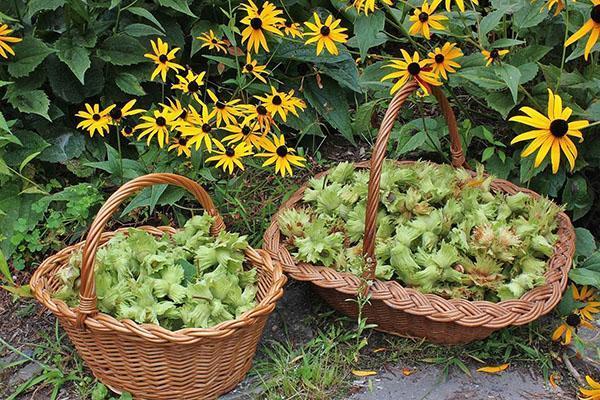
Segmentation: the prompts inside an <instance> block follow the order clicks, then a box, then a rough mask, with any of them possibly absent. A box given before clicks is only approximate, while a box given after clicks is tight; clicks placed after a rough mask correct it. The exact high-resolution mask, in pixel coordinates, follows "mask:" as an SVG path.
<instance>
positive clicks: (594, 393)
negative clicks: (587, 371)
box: [579, 375, 600, 400]
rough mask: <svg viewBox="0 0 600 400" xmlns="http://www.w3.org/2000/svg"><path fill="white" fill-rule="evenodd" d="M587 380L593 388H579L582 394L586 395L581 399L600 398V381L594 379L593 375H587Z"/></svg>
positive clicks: (592, 399) (595, 399)
mask: <svg viewBox="0 0 600 400" xmlns="http://www.w3.org/2000/svg"><path fill="white" fill-rule="evenodd" d="M585 380H586V381H587V383H588V385H589V386H590V388H591V389H585V388H579V391H580V392H581V394H582V395H583V396H585V397H581V396H580V397H579V400H600V383H598V382H596V381H595V380H593V379H592V377H591V376H589V375H586V376H585Z"/></svg>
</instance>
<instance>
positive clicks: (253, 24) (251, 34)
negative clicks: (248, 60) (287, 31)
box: [241, 0, 285, 53]
mask: <svg viewBox="0 0 600 400" xmlns="http://www.w3.org/2000/svg"><path fill="white" fill-rule="evenodd" d="M242 8H243V9H244V10H245V11H246V13H247V15H246V16H245V17H244V18H243V19H242V20H241V22H242V24H244V25H247V26H246V28H245V29H244V30H243V31H242V43H244V42H246V41H248V44H247V46H248V51H250V49H252V48H254V52H255V53H258V50H259V49H260V47H261V46H262V48H263V49H265V51H267V52H268V51H269V46H268V45H267V38H266V36H265V31H266V32H271V33H274V34H276V35H279V36H283V33H282V32H281V31H280V30H279V28H277V25H279V24H282V23H284V22H285V19H284V18H281V17H279V15H280V14H282V13H283V11H281V10H278V9H277V7H275V6H274V5H273V4H271V3H269V2H268V1H265V4H263V6H262V8H261V9H259V8H258V6H257V5H256V4H254V2H253V1H252V0H248V4H242Z"/></svg>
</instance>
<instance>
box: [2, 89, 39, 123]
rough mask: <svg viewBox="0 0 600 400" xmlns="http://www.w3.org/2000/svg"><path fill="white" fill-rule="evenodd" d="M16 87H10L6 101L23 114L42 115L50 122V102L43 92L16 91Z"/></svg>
mask: <svg viewBox="0 0 600 400" xmlns="http://www.w3.org/2000/svg"><path fill="white" fill-rule="evenodd" d="M13 88H14V86H9V87H8V89H7V90H6V96H5V98H6V100H8V103H9V104H10V105H11V106H13V107H14V108H16V109H17V110H19V111H21V112H23V113H33V114H37V115H41V116H42V117H44V118H46V119H47V120H50V117H49V116H48V109H49V108H50V100H49V99H48V96H47V95H46V93H45V92H44V91H43V90H29V91H23V90H14V89H13Z"/></svg>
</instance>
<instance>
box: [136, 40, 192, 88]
mask: <svg viewBox="0 0 600 400" xmlns="http://www.w3.org/2000/svg"><path fill="white" fill-rule="evenodd" d="M150 43H151V44H152V50H153V51H154V53H146V54H144V57H146V58H149V59H151V60H152V61H154V63H155V64H156V68H155V69H154V72H152V76H151V77H150V79H152V80H154V78H155V77H156V75H158V74H160V77H161V78H162V80H163V82H166V81H167V72H169V70H170V69H173V70H175V71H177V70H184V69H185V68H184V67H183V66H181V65H179V64H177V63H176V62H173V60H174V59H175V53H177V52H178V51H179V47H174V48H173V49H172V50H171V51H169V44H168V43H167V42H163V41H162V39H161V38H157V39H156V43H155V42H154V40H151V41H150Z"/></svg>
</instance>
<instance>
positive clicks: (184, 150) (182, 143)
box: [167, 135, 192, 157]
mask: <svg viewBox="0 0 600 400" xmlns="http://www.w3.org/2000/svg"><path fill="white" fill-rule="evenodd" d="M190 146H191V145H190V143H189V142H188V139H187V138H186V137H184V136H181V135H178V136H177V137H174V138H173V139H171V145H170V146H169V148H168V149H167V151H171V150H176V151H177V155H178V156H181V155H182V154H185V156H186V157H191V155H192V152H191V150H190Z"/></svg>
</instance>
